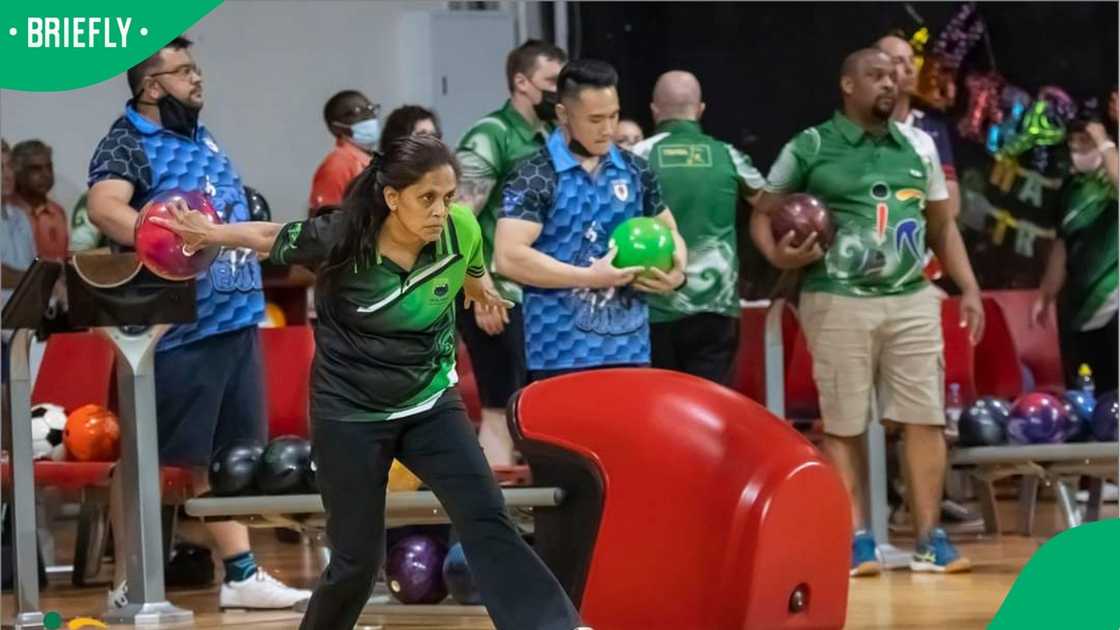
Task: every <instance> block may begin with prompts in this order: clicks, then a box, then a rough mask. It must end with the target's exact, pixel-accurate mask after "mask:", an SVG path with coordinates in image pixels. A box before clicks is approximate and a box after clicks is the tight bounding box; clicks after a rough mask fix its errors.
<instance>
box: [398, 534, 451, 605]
mask: <svg viewBox="0 0 1120 630" xmlns="http://www.w3.org/2000/svg"><path fill="white" fill-rule="evenodd" d="M446 557H447V546H446V545H444V544H443V543H442V542H440V541H438V540H436V539H435V538H432V537H431V536H424V535H422V534H415V535H412V536H406V537H405V538H402V539H401V541H400V542H398V543H397V544H396V545H394V546H393V548H392V549H391V550H390V551H389V557H388V558H387V559H386V560H385V581H386V582H387V583H388V585H389V592H391V593H392V594H393V597H395V598H396V599H397V601H399V602H400V603H402V604H438V603H439V602H441V601H443V599H444V598H445V597H447V587H446V586H445V585H444V583H443V561H444V559H445V558H446Z"/></svg>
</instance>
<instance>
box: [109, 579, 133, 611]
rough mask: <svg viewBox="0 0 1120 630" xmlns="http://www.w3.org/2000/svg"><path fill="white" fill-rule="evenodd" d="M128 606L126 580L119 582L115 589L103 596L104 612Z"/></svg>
mask: <svg viewBox="0 0 1120 630" xmlns="http://www.w3.org/2000/svg"><path fill="white" fill-rule="evenodd" d="M127 605H128V580H121V583H120V585H119V586H117V588H114V589H112V590H111V591H109V592H108V593H107V594H106V595H105V610H120V609H121V608H124V607H125V606H127Z"/></svg>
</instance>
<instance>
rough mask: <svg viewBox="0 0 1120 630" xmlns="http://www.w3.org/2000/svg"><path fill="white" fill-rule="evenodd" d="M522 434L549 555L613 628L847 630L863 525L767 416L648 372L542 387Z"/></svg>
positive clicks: (569, 379) (609, 373)
mask: <svg viewBox="0 0 1120 630" xmlns="http://www.w3.org/2000/svg"><path fill="white" fill-rule="evenodd" d="M509 424H510V429H511V433H512V434H513V435H514V439H515V440H516V441H517V442H518V446H519V448H520V449H521V451H522V453H523V454H524V455H525V457H526V459H527V460H528V462H529V465H530V467H531V469H532V472H533V480H534V483H536V484H538V485H541V486H554V487H557V488H560V489H562V490H563V501H562V502H561V503H560V505H558V506H556V507H541V508H537V509H535V510H534V515H535V520H536V545H537V552H538V553H539V554H540V555H541V557H542V559H544V561H545V562H546V563H548V565H549V566H550V567H551V568H552V570H553V571H554V572H555V573H556V575H557V577H558V578H559V579H560V582H561V583H562V584H563V585H564V587H565V589H566V590H567V591H568V592H569V594H570V595H571V596H572V598H573V600H574V601H575V602H576V604H577V605H578V606H579V608H580V611H581V612H582V614H583V616H584V619H585V621H586V622H587V623H588V624H590V625H592V626H593V627H596V628H602V629H607V630H656V629H659V628H665V629H669V628H672V629H674V630H676V629H681V628H690V629H697V630H699V629H704V630H723V629H726V630H731V629H734V630H740V629H745V628H768V629H774V628H841V627H843V625H844V618H845V612H846V607H847V596H848V568H849V564H850V555H851V535H852V532H851V524H850V508H849V505H848V498H847V495H846V493H845V491H844V488H843V486H842V484H841V481H840V478H839V477H838V476H837V474H836V473H835V472H834V471H833V469H832V468H831V467H830V466H829V465H828V464H826V463H825V461H824V459H823V457H822V455H821V453H820V452H819V451H817V449H816V448H814V447H813V446H812V445H811V444H810V443H809V441H808V440H806V439H805V438H804V437H802V436H801V435H800V434H799V433H797V431H795V430H794V429H792V428H791V427H789V426H788V425H787V424H786V423H784V422H783V421H781V420H779V419H778V418H777V417H776V416H774V415H772V414H770V413H769V412H768V411H766V410H765V409H764V408H763V407H761V406H759V405H758V404H756V403H754V402H753V401H751V400H749V399H747V398H746V397H744V396H742V395H739V394H737V393H735V392H733V391H731V390H729V389H726V388H723V387H720V386H717V385H714V384H712V383H709V382H707V381H704V380H702V379H699V378H695V377H692V376H688V375H685V374H679V373H675V372H666V371H662V370H651V369H612V370H602V371H592V372H584V373H578V374H572V375H567V376H562V377H559V378H554V379H549V380H546V381H542V382H538V383H534V384H532V385H530V386H528V387H526V388H525V389H523V390H521V391H520V392H519V393H518V394H517V395H516V396H515V397H514V398H513V399H512V400H511V402H510V407H509Z"/></svg>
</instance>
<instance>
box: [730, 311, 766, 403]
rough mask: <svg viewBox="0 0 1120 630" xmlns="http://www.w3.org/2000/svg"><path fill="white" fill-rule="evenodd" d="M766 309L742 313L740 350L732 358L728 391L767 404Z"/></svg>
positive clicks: (740, 318)
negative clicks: (729, 388)
mask: <svg viewBox="0 0 1120 630" xmlns="http://www.w3.org/2000/svg"><path fill="white" fill-rule="evenodd" d="M767 310H768V309H767V308H765V307H762V308H760V307H748V308H744V309H741V314H740V317H739V348H738V351H737V352H736V354H735V364H734V370H735V373H734V374H733V375H732V377H731V389H734V390H735V391H737V392H739V393H740V394H743V395H744V396H746V397H747V398H750V399H751V400H753V401H755V402H758V403H763V404H765V402H766V347H765V343H766V339H765V336H766V313H767Z"/></svg>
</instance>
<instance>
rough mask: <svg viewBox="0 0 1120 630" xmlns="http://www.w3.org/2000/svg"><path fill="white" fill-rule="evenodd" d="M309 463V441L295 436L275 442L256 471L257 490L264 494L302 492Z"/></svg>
mask: <svg viewBox="0 0 1120 630" xmlns="http://www.w3.org/2000/svg"><path fill="white" fill-rule="evenodd" d="M310 460H311V443H310V442H308V441H307V440H305V439H303V438H300V437H296V436H294V435H285V436H282V437H278V438H276V439H274V440H272V441H271V442H269V443H268V446H267V447H266V448H265V449H264V454H263V455H262V456H261V464H260V466H259V467H258V468H257V487H258V488H260V490H261V492H264V493H265V494H295V493H298V492H301V491H302V487H303V483H304V473H305V471H306V470H307V468H308V466H309V465H310V464H309V462H310Z"/></svg>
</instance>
